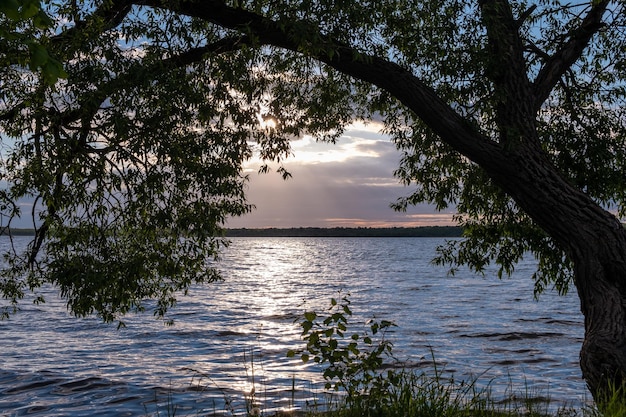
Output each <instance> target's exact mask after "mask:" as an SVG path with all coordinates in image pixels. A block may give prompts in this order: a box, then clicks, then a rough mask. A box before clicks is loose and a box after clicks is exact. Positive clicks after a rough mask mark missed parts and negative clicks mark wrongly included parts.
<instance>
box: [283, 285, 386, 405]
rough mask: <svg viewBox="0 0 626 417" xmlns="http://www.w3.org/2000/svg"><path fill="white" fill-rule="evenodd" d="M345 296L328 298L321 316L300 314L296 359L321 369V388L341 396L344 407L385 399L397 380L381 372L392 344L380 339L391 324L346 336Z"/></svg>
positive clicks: (348, 313)
mask: <svg viewBox="0 0 626 417" xmlns="http://www.w3.org/2000/svg"><path fill="white" fill-rule="evenodd" d="M348 296H349V294H348V295H347V296H343V297H341V298H340V300H339V301H338V300H337V299H336V298H332V299H331V302H330V307H329V309H328V310H327V311H326V313H325V314H324V315H321V316H320V315H318V314H317V313H316V312H314V311H307V312H305V313H304V314H303V318H302V321H301V322H300V326H301V327H302V336H303V339H304V341H305V342H306V347H305V349H304V351H303V352H302V353H301V356H300V357H301V359H302V361H303V362H305V363H306V362H309V361H310V360H313V361H314V362H315V363H317V364H319V365H323V366H325V368H324V371H323V377H324V379H325V380H326V383H325V388H326V389H334V390H335V391H340V390H341V391H343V392H345V394H346V402H347V403H348V404H354V403H357V402H362V401H363V400H364V399H367V398H378V399H379V400H380V399H384V398H388V396H387V395H380V394H386V393H387V392H388V391H389V389H390V387H391V386H392V385H394V384H395V383H397V378H398V377H397V375H396V374H395V372H394V371H392V370H387V371H386V372H383V370H382V369H381V368H382V365H383V364H384V362H385V359H389V358H393V354H392V350H393V344H392V343H391V342H390V341H389V340H386V339H385V337H384V336H385V333H386V331H387V330H388V329H389V328H390V327H393V326H395V324H394V323H392V322H390V321H387V320H381V321H376V320H372V321H370V322H368V323H367V325H368V328H367V329H366V330H365V331H364V332H362V333H348V322H349V319H350V317H352V310H351V309H350V300H349V298H348ZM377 336H379V337H378V339H376V337H377ZM295 355H296V352H295V351H294V350H290V351H289V352H288V353H287V356H289V357H293V356H295Z"/></svg>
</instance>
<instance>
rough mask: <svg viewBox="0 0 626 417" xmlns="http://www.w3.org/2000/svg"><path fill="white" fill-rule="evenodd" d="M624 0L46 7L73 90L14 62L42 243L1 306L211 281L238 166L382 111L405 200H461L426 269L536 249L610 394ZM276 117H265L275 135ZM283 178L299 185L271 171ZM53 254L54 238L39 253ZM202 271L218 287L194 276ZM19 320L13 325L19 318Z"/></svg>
mask: <svg viewBox="0 0 626 417" xmlns="http://www.w3.org/2000/svg"><path fill="white" fill-rule="evenodd" d="M624 7H625V6H624V3H623V2H610V1H598V0H593V1H590V2H582V3H579V4H570V3H563V4H562V3H561V2H558V1H548V0H542V1H536V2H527V1H504V0H492V1H487V0H479V1H469V0H444V1H424V2H412V1H406V0H387V1H371V0H360V1H352V2H342V1H333V0H317V1H312V0H303V1H290V0H282V1H266V0H230V1H218V0H202V1H200V0H197V1H194V0H179V1H169V0H135V1H133V0H108V1H93V2H91V1H86V2H77V1H66V2H59V4H54V5H52V4H51V5H48V6H47V8H46V9H45V10H46V12H47V13H48V14H49V15H50V16H53V17H54V18H55V21H56V22H57V26H56V27H55V31H54V32H50V31H48V32H45V31H40V32H38V33H37V36H39V37H40V39H46V46H47V47H48V48H49V50H50V51H51V53H52V54H53V56H56V57H58V58H59V59H60V60H61V61H62V62H64V63H65V71H66V73H67V79H65V80H59V81H58V82H56V83H55V84H54V85H48V84H46V83H45V82H42V80H41V76H37V75H36V74H33V73H30V72H28V71H25V70H24V68H23V65H20V61H19V60H14V59H12V55H11V54H8V55H7V56H8V58H6V57H5V58H4V61H3V62H4V63H6V65H4V66H3V67H2V69H1V71H2V74H1V76H0V80H1V81H0V88H1V91H2V93H1V97H2V105H1V106H0V112H1V113H0V126H1V129H2V139H3V142H5V143H8V144H11V147H10V149H9V150H4V151H3V161H2V170H1V172H2V175H3V180H4V181H5V183H6V184H7V186H6V188H5V190H4V191H3V192H2V194H1V195H0V197H1V198H2V202H3V204H2V218H3V219H8V220H7V221H6V222H5V225H7V226H10V224H11V221H12V220H13V219H15V218H16V216H19V215H21V214H23V213H21V212H20V207H19V205H18V201H20V199H23V198H27V197H30V198H32V199H33V200H34V203H33V206H32V207H33V209H32V211H31V215H32V217H33V219H34V224H35V226H36V227H37V233H36V236H35V238H34V240H33V242H32V243H31V245H30V246H29V248H28V250H27V252H26V253H24V254H20V253H12V254H11V255H10V256H9V258H8V260H9V265H10V268H8V269H7V270H5V271H4V273H3V281H2V285H1V288H2V291H3V295H4V297H5V298H8V299H9V300H10V301H11V302H12V303H13V305H17V302H18V300H19V299H20V298H21V297H23V295H24V293H25V292H26V291H27V289H28V288H30V290H33V291H35V290H36V288H38V287H39V286H41V285H42V284H44V283H52V284H54V285H57V286H58V287H59V288H60V290H61V293H62V294H63V295H64V296H65V297H67V299H68V306H69V308H70V309H71V311H73V312H74V313H75V314H78V315H84V314H91V313H96V314H98V315H100V316H101V317H103V318H104V319H105V320H115V319H116V318H118V317H119V315H120V314H123V313H125V312H127V311H129V310H131V309H140V310H141V309H143V308H144V302H143V300H144V299H145V298H156V299H157V300H158V302H157V306H156V309H155V312H156V314H159V315H162V314H163V313H164V312H165V310H166V309H167V308H168V307H169V306H171V305H173V304H174V303H175V295H176V292H177V291H181V290H182V291H185V290H186V289H187V288H188V287H189V285H191V283H193V282H197V281H203V280H207V279H208V280H211V279H215V278H216V273H215V272H214V271H213V270H212V269H211V265H207V262H206V259H207V258H208V257H209V256H216V254H217V253H218V252H217V250H218V249H219V246H220V245H221V244H222V241H221V240H220V239H219V236H220V234H221V227H222V224H223V221H224V219H225V218H226V217H227V216H232V215H240V214H243V213H245V212H247V211H248V210H250V209H251V207H250V206H249V205H248V204H247V203H246V201H245V193H244V191H245V183H246V177H245V175H244V174H243V172H242V171H241V164H242V162H243V161H245V160H246V159H247V158H249V157H250V156H251V154H252V152H255V151H258V152H260V154H261V156H262V157H263V158H264V159H266V160H268V161H271V160H274V161H278V162H280V161H282V159H283V158H284V157H286V156H288V154H289V152H290V151H289V149H290V148H289V140H290V138H293V137H295V136H299V135H302V134H304V133H308V134H311V135H314V136H315V137H317V138H318V139H320V140H327V141H333V140H334V139H335V138H337V137H338V135H340V134H341V131H342V129H343V127H344V126H346V124H347V123H348V122H350V121H351V120H354V119H355V118H362V119H369V118H372V117H376V118H379V119H381V120H383V121H384V123H385V132H386V133H388V134H390V135H391V136H392V137H393V140H394V141H395V143H396V144H397V147H398V149H399V150H400V151H401V152H402V153H403V159H402V162H401V165H400V167H399V168H398V170H397V171H396V175H397V176H398V177H399V178H400V179H401V180H402V181H403V182H405V183H406V184H407V185H411V186H412V187H414V189H415V191H414V192H413V193H412V194H410V195H409V196H407V197H404V198H400V199H399V200H398V201H397V203H396V204H395V205H394V206H395V208H396V209H399V210H402V209H404V208H406V207H407V205H410V204H415V203H419V202H431V203H435V204H436V205H437V207H439V208H445V207H447V206H448V205H452V204H453V205H456V207H457V209H458V213H459V215H458V216H457V220H458V221H459V223H460V224H462V225H463V226H464V227H465V230H466V237H467V239H466V240H464V241H463V242H461V243H458V244H457V246H455V245H454V244H451V245H450V246H447V247H443V248H441V253H440V255H439V258H438V260H439V262H442V263H449V264H451V265H452V268H454V267H455V265H458V264H467V265H469V266H471V267H472V268H474V269H476V270H478V271H480V270H482V269H483V268H484V267H485V266H486V265H487V264H489V263H490V262H495V263H496V264H498V265H499V266H500V274H503V273H508V272H510V271H512V270H513V268H514V266H515V263H516V261H518V260H519V259H520V258H521V257H522V256H523V255H524V254H525V253H528V252H530V253H532V254H533V255H534V256H536V257H537V259H538V270H537V273H536V274H535V275H534V279H535V282H536V288H537V291H538V292H540V291H541V290H543V289H544V288H546V287H547V286H551V285H554V286H555V287H556V289H557V290H559V291H563V292H564V291H566V290H567V289H568V285H569V284H570V283H571V282H573V284H574V285H575V287H576V291H577V292H578V295H579V297H580V301H581V310H582V312H583V314H584V316H585V340H584V343H583V346H582V349H581V368H582V371H583V377H584V378H585V380H586V382H587V384H588V386H589V388H590V390H591V392H592V393H593V394H594V396H595V397H596V398H599V396H600V395H602V394H603V393H604V392H605V391H606V389H607V388H608V387H609V386H614V387H623V386H624V384H626V230H625V229H624V228H623V227H622V225H621V224H620V221H619V218H620V217H623V216H624V215H625V213H626V206H625V204H624V200H625V197H626V175H624V172H626V171H625V168H626V167H625V164H626V143H625V127H626V118H625V106H624V100H625V96H626V82H625V81H626V80H625V78H626V59H625V57H624V52H623V51H624V50H626V39H625V38H626V31H625V30H624V26H625V24H626V14H625V10H624ZM268 118H271V119H272V120H274V123H273V124H272V125H271V126H270V125H269V124H264V120H267V119H268ZM279 171H280V172H281V173H282V174H283V175H284V176H288V175H289V174H288V173H287V172H285V171H284V169H282V168H279ZM44 241H45V242H46V244H45V246H44V245H43V242H44ZM206 271H209V272H208V275H207V272H206ZM8 312H9V311H8V310H7V311H5V313H8Z"/></svg>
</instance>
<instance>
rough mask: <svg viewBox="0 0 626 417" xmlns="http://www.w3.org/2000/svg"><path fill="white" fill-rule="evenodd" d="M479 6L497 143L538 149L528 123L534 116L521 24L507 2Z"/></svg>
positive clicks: (495, 0) (484, 0)
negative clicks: (525, 144)
mask: <svg viewBox="0 0 626 417" xmlns="http://www.w3.org/2000/svg"><path fill="white" fill-rule="evenodd" d="M479 5H480V9H481V13H482V22H483V24H484V25H485V28H486V29H487V38H488V41H489V48H490V53H489V56H490V62H489V64H488V67H487V69H486V74H487V76H488V77H489V78H490V79H491V81H492V82H493V84H494V88H495V91H494V98H495V99H496V101H497V105H496V121H497V123H498V126H499V128H500V142H501V143H502V145H503V146H505V147H507V148H510V147H513V146H516V144H519V143H520V142H521V140H522V139H523V140H524V141H525V142H527V143H534V145H535V146H537V147H539V140H538V138H537V137H536V130H535V129H534V124H532V123H528V121H532V120H534V119H535V112H534V111H533V107H532V104H533V102H532V97H533V96H532V92H531V88H530V87H531V86H530V81H529V80H528V77H527V75H526V60H525V58H524V45H523V43H522V39H521V37H520V36H519V26H520V22H519V21H518V20H515V18H514V17H513V11H512V9H511V5H510V4H509V2H508V1H506V0H481V1H479ZM529 10H530V9H529ZM522 18H524V17H523V16H522Z"/></svg>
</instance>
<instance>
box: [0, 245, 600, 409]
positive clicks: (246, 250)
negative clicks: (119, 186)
mask: <svg viewBox="0 0 626 417" xmlns="http://www.w3.org/2000/svg"><path fill="white" fill-rule="evenodd" d="M19 239H26V238H19ZM443 242H444V239H441V238H243V237H241V238H233V239H232V244H231V246H230V247H229V248H227V249H226V250H225V252H224V256H223V260H222V261H221V262H220V269H221V270H222V271H223V275H224V277H225V280H224V281H223V282H218V283H214V284H209V285H206V286H202V287H194V288H193V289H192V290H191V291H190V294H189V295H188V296H187V297H181V299H180V302H179V305H178V306H177V307H176V308H175V309H174V310H172V312H171V314H170V315H169V318H172V319H174V320H175V324H174V325H173V326H165V325H164V324H163V323H162V322H160V321H157V320H155V319H154V318H153V317H152V315H151V314H150V313H146V314H142V315H131V316H128V317H127V318H126V319H125V322H126V325H127V327H126V328H123V329H120V330H116V326H115V325H105V324H102V323H100V322H99V321H98V320H97V319H94V318H88V319H77V318H74V317H71V316H70V315H69V314H68V313H67V312H66V308H65V305H64V303H63V301H62V300H59V299H56V298H55V296H54V295H55V294H54V291H53V290H48V291H47V298H48V302H47V303H46V304H44V305H33V304H29V303H24V304H23V305H22V311H20V312H19V313H18V314H16V315H14V316H13V317H12V318H11V319H10V320H5V321H0V337H1V339H2V340H1V341H0V343H1V346H2V367H1V370H0V416H22V415H28V416H68V415H71V416H94V415H98V416H144V415H150V416H152V415H155V416H156V415H168V414H167V410H168V407H169V408H170V410H171V409H172V407H174V406H175V407H176V415H194V416H195V415H206V414H209V415H212V414H214V413H215V414H227V415H230V414H233V413H235V414H237V415H241V414H242V413H243V411H245V403H244V401H245V397H246V396H249V393H250V392H251V390H252V388H253V387H254V391H255V394H254V396H255V398H256V400H257V401H258V402H260V404H261V407H262V408H263V409H264V410H266V411H272V410H278V409H289V408H301V409H303V408H305V407H306V405H307V404H312V403H314V402H315V401H316V398H317V399H319V398H322V390H321V385H320V383H321V382H322V380H321V374H320V370H319V369H317V368H315V366H313V365H311V364H307V365H306V366H305V365H303V364H302V363H301V362H300V360H299V359H295V358H287V357H286V352H287V351H288V350H289V349H299V348H302V347H303V346H304V345H303V342H301V340H300V328H299V326H298V324H297V323H295V322H294V321H295V320H296V319H298V317H300V315H301V314H302V313H303V312H304V311H305V310H317V311H322V310H324V309H326V308H328V306H329V302H330V299H331V297H335V298H337V297H341V296H343V295H346V294H348V293H349V294H350V296H349V297H350V300H351V301H352V310H353V311H354V316H353V317H352V319H351V322H353V324H352V325H351V326H354V327H351V329H353V330H354V331H359V330H361V329H364V327H363V326H364V322H365V321H366V320H368V319H371V318H373V317H375V318H378V319H384V320H391V321H393V322H395V324H396V325H397V327H395V328H393V331H391V332H389V333H387V335H386V337H387V339H389V340H390V341H392V342H393V343H394V353H395V356H396V358H397V359H398V360H400V361H402V362H403V364H404V365H405V366H406V367H408V368H415V369H418V370H422V369H423V370H428V369H429V367H432V364H433V357H434V359H435V361H436V363H437V366H438V368H439V369H440V370H442V371H443V372H444V373H445V374H446V375H450V374H452V375H454V377H455V379H472V378H476V377H477V378H478V381H479V382H478V383H479V384H489V383H491V386H492V387H494V389H495V391H500V392H498V394H499V395H502V396H506V395H510V393H511V387H513V388H512V390H513V391H519V392H524V391H526V390H530V392H537V393H540V394H541V395H544V396H549V397H550V398H551V401H552V403H554V404H558V405H574V406H579V405H580V404H582V403H583V402H585V401H587V400H588V399H589V395H588V394H587V391H586V388H585V384H584V382H583V381H582V380H581V377H580V369H579V365H578V354H579V349H580V345H581V343H582V338H583V324H582V323H583V318H582V315H581V314H580V309H579V303H578V299H577V297H576V295H575V294H573V293H572V294H571V295H568V296H564V297H560V296H558V295H557V294H556V293H552V292H550V293H546V294H544V295H542V296H541V297H540V300H539V301H538V302H537V301H535V300H534V299H533V291H532V288H533V282H532V280H531V275H532V273H533V271H534V266H535V260H534V259H528V260H525V261H524V262H522V263H521V264H520V265H519V266H518V267H517V269H516V271H515V274H514V276H513V277H512V278H511V279H504V280H498V279H497V278H496V274H495V271H491V272H488V273H487V274H486V275H485V277H482V276H477V275H474V274H471V273H469V272H467V271H466V272H463V271H460V272H459V273H457V274H456V275H455V276H447V274H446V272H447V271H446V269H445V268H444V267H436V266H433V265H432V264H430V260H431V259H432V257H433V256H434V253H435V252H434V251H435V248H436V247H437V246H438V245H440V244H442V243H443ZM7 244H8V240H6V238H3V239H0V246H1V245H7Z"/></svg>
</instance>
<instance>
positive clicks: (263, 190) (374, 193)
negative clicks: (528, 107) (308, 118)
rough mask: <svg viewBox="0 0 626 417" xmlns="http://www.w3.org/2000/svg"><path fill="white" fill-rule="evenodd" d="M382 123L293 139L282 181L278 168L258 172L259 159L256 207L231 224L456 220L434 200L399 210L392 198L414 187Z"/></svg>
mask: <svg viewBox="0 0 626 417" xmlns="http://www.w3.org/2000/svg"><path fill="white" fill-rule="evenodd" d="M379 128H380V126H377V124H375V123H372V124H370V125H363V124H358V125H354V126H352V127H351V128H350V129H348V130H347V131H346V133H345V135H344V136H342V137H341V138H340V139H339V141H338V143H337V144H335V145H333V144H327V143H317V142H315V141H314V140H312V139H311V138H306V137H305V138H303V139H301V140H298V141H295V142H294V143H293V149H294V157H293V158H290V159H288V160H287V161H286V163H285V164H284V165H285V168H286V169H287V170H288V171H289V172H290V173H291V174H292V175H293V177H292V178H290V179H288V180H286V181H285V180H282V178H281V177H280V176H279V175H276V174H274V173H269V174H256V171H257V169H258V165H259V162H258V161H251V163H250V164H249V165H248V166H247V169H248V170H249V172H250V173H251V174H250V178H251V181H250V184H249V189H248V198H249V201H250V202H251V203H253V204H255V205H256V210H255V211H253V212H252V213H250V214H248V215H246V216H243V217H241V218H235V219H231V220H229V222H228V225H227V226H228V227H248V228H254V227H335V226H342V227H352V226H361V227H383V226H419V225H435V224H436V225H445V224H452V223H453V222H452V215H453V214H454V213H453V212H448V213H437V212H436V210H435V209H434V208H433V207H431V206H429V205H420V206H417V207H412V208H410V209H409V211H408V212H407V213H397V212H394V211H393V210H392V209H391V208H390V207H389V205H390V203H392V202H394V201H396V200H397V199H398V197H401V196H403V195H406V194H408V193H409V192H410V189H408V188H406V187H404V186H402V185H401V184H400V183H399V182H398V180H397V179H396V178H394V177H393V171H394V170H395V169H396V168H397V166H398V163H399V160H400V154H399V152H398V151H397V150H396V148H395V146H394V144H393V143H391V142H390V141H389V139H388V138H387V137H385V136H383V135H381V134H379V133H378V129H379Z"/></svg>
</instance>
